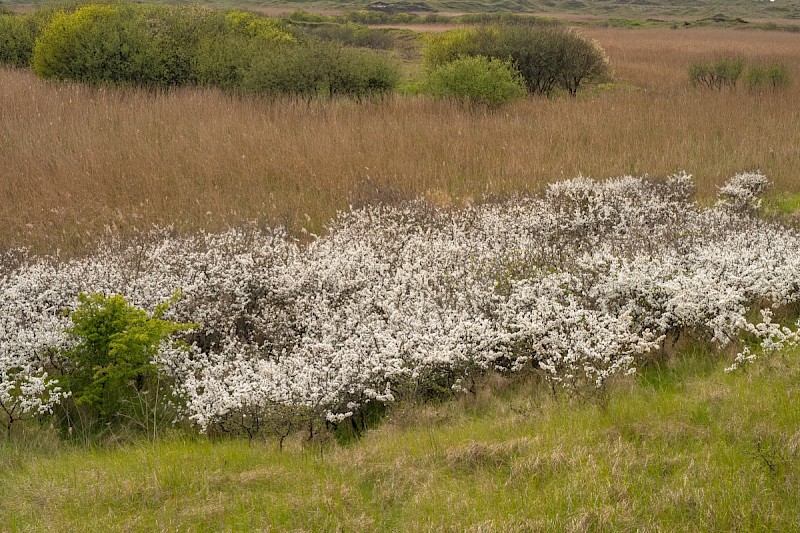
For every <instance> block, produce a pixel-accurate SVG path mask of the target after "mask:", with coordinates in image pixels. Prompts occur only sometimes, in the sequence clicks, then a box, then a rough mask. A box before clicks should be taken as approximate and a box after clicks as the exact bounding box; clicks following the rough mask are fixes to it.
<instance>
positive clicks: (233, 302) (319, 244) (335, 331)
mask: <svg viewBox="0 0 800 533" xmlns="http://www.w3.org/2000/svg"><path fill="white" fill-rule="evenodd" d="M767 185H768V182H767V180H766V179H765V178H764V176H762V175H760V174H757V173H747V174H740V175H737V176H735V177H733V178H732V179H731V180H730V181H729V182H728V184H726V185H725V186H724V187H722V188H721V190H720V199H719V201H718V202H717V203H716V204H714V205H712V206H710V207H703V206H701V205H700V204H698V203H697V202H695V201H694V199H693V198H694V184H693V182H692V179H691V176H689V175H686V174H678V175H675V176H672V177H670V178H668V179H666V180H661V181H657V180H650V179H646V178H635V177H622V178H617V179H611V180H607V181H602V182H600V181H593V180H591V179H586V178H576V179H572V180H569V181H564V182H560V183H555V184H553V185H551V186H549V187H548V188H547V190H546V191H545V192H544V193H543V194H542V195H540V196H519V197H511V198H508V199H505V200H502V201H492V202H486V203H483V204H480V205H472V206H468V207H465V208H461V209H442V208H438V207H435V206H432V205H430V204H428V203H426V202H424V201H422V200H418V201H414V202H410V203H406V204H402V205H393V206H380V205H379V206H371V207H366V208H362V209H356V210H351V211H349V212H347V213H343V214H341V215H340V216H339V217H338V218H337V219H336V220H335V221H333V222H332V223H331V226H330V227H329V228H328V231H326V233H325V235H324V236H320V237H316V238H315V239H314V240H313V241H312V242H310V243H301V242H298V241H297V240H295V239H293V238H291V237H290V236H289V235H287V234H286V233H285V232H284V231H283V230H281V229H265V228H261V227H257V226H247V227H241V228H236V229H230V230H228V231H226V232H223V233H219V234H198V235H192V236H175V235H171V234H170V233H169V232H168V231H166V230H160V231H157V232H153V233H152V234H149V235H147V236H143V237H139V238H137V239H129V240H126V241H115V242H110V243H107V245H106V246H104V247H102V248H101V249H99V251H98V252H97V253H95V254H93V255H91V256H89V257H85V258H81V259H72V260H68V261H62V260H59V259H58V258H56V257H27V256H26V255H25V254H24V253H23V252H20V251H14V252H9V253H7V254H6V255H5V256H3V257H1V258H0V419H2V420H3V421H4V422H5V424H6V427H7V429H8V431H9V433H10V431H11V426H12V424H13V423H14V422H15V421H17V420H22V419H25V418H31V417H45V416H53V417H56V418H58V417H61V418H64V417H65V416H66V415H65V413H66V414H69V413H73V414H72V415H71V417H67V418H69V420H68V421H67V422H64V424H66V425H69V426H70V427H72V425H74V423H75V422H74V420H75V418H76V417H77V415H76V414H75V413H77V411H76V409H78V410H79V409H80V408H81V405H80V403H79V402H77V400H76V398H75V397H74V395H72V394H71V392H72V391H70V389H69V383H70V379H69V378H70V376H71V375H72V374H74V373H76V372H79V371H80V372H83V373H84V374H82V375H85V372H86V369H85V368H84V369H80V368H77V367H76V366H75V363H74V359H71V358H70V357H69V354H70V353H75V350H76V346H78V345H79V343H80V342H83V341H82V340H81V339H80V338H77V337H76V336H75V335H74V333H71V332H74V330H75V326H74V321H75V312H76V310H77V309H79V306H80V301H79V295H81V294H87V295H94V296H93V298H94V299H95V300H93V301H97V302H99V305H102V303H103V300H102V298H104V297H109V298H110V297H112V296H114V297H115V298H116V297H117V296H121V297H122V298H124V301H125V302H126V304H127V305H128V306H129V307H130V309H138V310H140V311H141V310H144V311H147V313H149V314H148V315H147V316H145V315H141V313H140V314H135V315H131V316H136V317H138V318H137V320H139V323H140V324H150V323H151V322H148V321H149V320H156V315H155V314H154V313H155V310H157V309H158V310H159V311H158V317H157V318H158V320H162V321H163V322H159V323H163V324H168V325H169V327H168V328H167V329H164V331H168V332H169V337H168V338H157V339H156V337H153V338H154V339H156V340H155V341H153V342H156V341H157V342H156V344H155V345H153V344H152V343H151V344H150V345H147V346H145V345H144V344H142V346H141V347H140V346H138V345H135V344H134V345H130V346H129V345H125V348H126V350H128V352H129V353H136V354H142V353H147V354H150V353H152V356H151V361H150V362H149V364H148V368H152V367H155V368H157V372H156V373H155V374H156V375H157V376H154V375H153V373H148V374H147V375H141V376H138V375H136V373H135V371H131V369H127V370H126V371H127V372H133V373H131V374H125V375H128V376H129V377H130V378H131V382H130V383H129V384H128V385H129V386H130V391H131V394H130V395H129V396H130V397H131V398H138V400H137V402H138V404H137V405H139V406H140V407H141V406H145V407H147V406H150V407H148V408H147V409H139V410H135V409H128V410H125V408H124V406H123V407H120V410H121V411H120V412H121V413H123V414H126V416H127V417H128V418H130V419H136V420H140V421H141V420H147V417H148V416H150V414H151V413H156V412H158V413H161V415H160V416H162V417H163V416H165V415H164V413H167V412H168V413H169V416H170V419H171V420H172V421H178V422H182V423H184V424H187V423H188V424H191V425H193V426H195V427H197V428H198V429H199V430H200V431H201V432H209V431H210V432H232V433H247V434H249V435H251V436H252V435H253V434H254V433H259V432H265V431H268V430H275V431H276V432H277V433H280V432H281V431H284V429H280V428H288V427H291V424H290V423H291V421H293V420H297V421H299V420H304V421H306V422H303V423H310V424H311V427H312V432H313V424H314V423H315V422H316V423H318V424H319V423H325V422H326V421H327V423H329V424H337V423H340V422H342V421H344V420H346V419H348V418H350V417H354V416H359V414H360V413H363V412H365V410H368V409H369V408H371V406H373V405H376V404H386V403H388V402H393V401H395V400H397V399H399V398H401V397H406V396H410V395H417V396H418V397H419V396H420V395H421V396H423V397H424V396H430V395H434V394H437V393H438V392H437V391H446V390H452V391H458V390H464V389H466V388H468V385H467V384H468V383H469V382H470V380H472V379H474V378H475V377H476V376H479V375H481V374H484V373H487V372H505V373H521V372H528V373H530V372H533V373H538V374H539V375H540V376H541V377H542V378H543V379H546V380H548V381H550V382H551V383H552V384H553V385H554V387H556V388H559V389H563V390H566V391H568V392H570V393H575V394H578V395H581V396H583V395H587V394H588V395H591V394H593V393H595V392H601V391H604V390H605V388H606V384H607V382H608V381H609V380H610V379H612V378H614V377H615V376H622V375H627V374H631V373H633V372H635V370H636V368H637V365H641V364H643V363H644V362H646V361H647V358H648V357H650V355H648V354H649V353H651V352H653V351H655V350H660V349H661V348H662V346H663V343H664V342H665V339H666V338H674V337H676V336H678V335H681V334H690V335H692V336H694V337H696V338H701V339H705V340H708V341H709V342H714V343H716V344H717V345H719V346H720V347H725V346H729V345H731V346H735V347H736V350H734V351H735V352H737V355H735V356H732V358H731V361H730V368H731V369H735V368H736V367H738V366H741V365H743V364H745V363H747V362H749V361H751V360H753V359H754V358H755V357H756V356H757V355H759V354H762V353H765V352H768V351H772V350H776V349H780V348H781V347H783V346H786V345H787V344H794V343H797V341H798V333H797V329H798V324H797V323H793V320H794V318H792V319H786V317H787V316H792V315H791V313H785V312H780V313H775V311H776V310H784V309H791V308H792V306H793V305H795V304H797V303H798V300H800V234H798V231H797V230H796V229H794V228H792V227H788V226H786V225H784V224H782V223H780V222H778V221H773V220H769V219H766V218H765V217H762V216H760V214H759V208H760V205H761V200H760V195H761V194H762V193H763V191H764V189H765V188H766V186H767ZM175 295H177V296H175ZM81 299H82V300H83V301H86V299H87V296H83V297H81ZM165 302H169V306H167V305H165ZM117 303H118V304H119V305H122V304H120V303H119V302H117ZM123 308H124V306H123ZM131 312H133V311H131ZM148 316H149V317H150V318H148ZM777 316H779V317H781V319H780V320H778V319H777V318H776V317H777ZM117 326H118V327H119V328H123V329H124V327H125V326H124V324H123V325H121V326H120V325H119V324H117ZM95 327H96V328H97V331H93V332H92V331H90V332H89V333H88V334H87V338H90V337H91V336H92V335H100V336H102V335H104V334H106V335H110V337H109V343H107V344H108V346H110V347H111V348H109V349H114V347H115V346H117V347H118V346H119V343H120V342H121V341H119V339H120V338H122V337H119V335H122V334H123V333H125V332H124V331H122V330H119V331H117V330H113V328H111V329H109V328H106V327H105V326H103V325H98V326H95ZM189 327H191V329H187V328H189ZM104 328H105V329H104ZM104 331H105V333H104ZM115 335H116V336H115ZM91 338H93V339H95V340H96V337H91ZM124 338H125V339H129V340H130V339H131V338H134V339H135V338H137V337H136V336H135V335H133V336H132V335H131V334H130V332H127V333H125V337H124ZM93 342H94V341H93ZM115 342H116V344H115ZM126 342H128V341H126ZM142 342H144V341H142ZM98 346H105V344H100V345H98ZM131 350H132V351H131ZM137 350H138V351H137ZM109 353H110V352H109ZM731 353H733V352H731ZM151 365H152V366H151ZM134 370H135V369H134ZM103 372H104V370H103V369H102V368H100V367H98V369H97V370H95V376H96V377H97V378H98V379H99V378H102V377H103V375H104V374H102V373H103ZM156 386H158V387H160V390H161V391H162V392H161V393H160V396H159V395H158V393H157V392H156V389H155V387H156ZM155 402H161V403H160V405H155ZM67 404H70V405H71V407H70V408H66V407H65V405H67ZM51 413H52V414H51ZM100 421H101V422H103V423H106V424H107V423H109V422H110V421H109V420H100ZM298 423H300V422H298ZM282 424H284V425H282ZM286 424H288V425H286ZM270 428H271V429H270Z"/></svg>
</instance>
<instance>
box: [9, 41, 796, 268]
mask: <svg viewBox="0 0 800 533" xmlns="http://www.w3.org/2000/svg"><path fill="white" fill-rule="evenodd" d="M587 33H589V34H590V35H591V36H592V37H594V38H596V39H598V40H599V41H600V42H601V43H602V44H603V45H604V46H605V47H606V49H607V51H608V53H609V56H610V57H611V60H612V62H613V63H614V68H615V70H616V72H617V75H618V77H619V78H620V79H621V80H622V84H621V87H622V88H618V89H616V90H613V91H610V92H602V91H600V92H597V93H596V94H594V95H592V96H589V97H587V98H584V99H579V100H577V101H576V100H572V99H569V98H559V99H554V100H543V99H531V100H528V101H525V102H521V103H519V104H516V105H513V106H510V107H507V108H503V109H502V110H500V111H498V112H477V113H476V112H470V111H469V110H465V109H463V108H461V107H460V106H458V105H455V104H451V103H447V102H434V101H430V100H427V99H424V98H402V97H396V98H390V99H387V100H383V101H377V102H368V103H360V104H359V103H355V102H349V101H333V102H314V103H311V104H309V103H306V102H298V101H288V100H282V101H267V100H258V99H241V98H238V97H235V96H230V95H225V94H222V93H220V92H217V91H214V90H206V89H186V90H176V91H169V92H160V93H153V92H148V91H143V90H103V89H96V88H89V87H83V86H76V85H65V84H51V83H45V82H42V81H39V80H38V79H36V78H35V77H34V76H33V75H32V74H30V73H28V72H21V71H10V70H0V87H2V96H3V97H2V99H1V100H0V163H1V164H0V198H2V202H1V203H0V247H3V248H5V247H9V246H19V245H26V246H29V247H32V248H33V250H34V251H36V252H48V251H54V250H55V249H60V250H62V251H63V252H65V253H78V252H80V251H81V250H83V249H85V247H86V246H87V245H88V244H90V243H91V242H93V241H94V240H95V239H96V238H97V236H98V235H101V234H102V233H103V232H104V231H105V229H106V228H111V229H113V230H115V231H119V232H122V233H125V232H131V231H134V230H135V229H143V228H147V227H149V226H151V225H153V224H158V225H166V224H172V225H174V226H175V227H176V229H178V230H180V231H191V230H195V229H199V228H206V229H212V230H213V229H217V228H220V227H223V226H225V225H228V224H237V223H241V222H242V221H246V220H258V221H261V222H265V223H269V224H288V225H289V226H291V227H292V228H294V229H295V230H297V229H299V228H300V227H301V226H305V227H307V228H309V229H310V230H312V231H319V230H320V228H321V225H322V224H323V223H324V222H325V221H327V220H328V219H329V218H330V217H331V216H333V215H334V214H335V212H336V211H337V210H339V209H344V208H346V207H347V206H348V204H361V203H365V202H374V201H394V200H399V199H405V198H410V197H413V196H417V195H427V196H429V197H431V198H432V199H434V200H435V201H439V202H445V203H447V202H458V201H461V200H463V199H465V198H470V199H478V198H480V197H482V196H483V195H484V194H486V193H490V194H506V193H513V192H518V191H536V190H539V189H540V188H541V187H542V185H543V184H545V183H547V182H551V181H554V180H560V179H564V178H569V177H573V176H576V175H577V174H580V173H582V174H584V175H589V176H592V177H606V176H617V175H621V174H636V175H640V174H650V175H653V176H663V175H666V174H668V173H672V172H675V171H678V170H681V169H686V170H687V171H689V172H692V173H693V174H694V175H695V177H696V178H697V180H698V183H699V185H700V190H701V193H702V194H711V193H713V191H714V189H715V187H716V186H718V185H719V184H720V183H722V181H723V180H724V179H726V178H727V177H729V176H730V175H732V174H734V173H735V172H737V171H742V170H748V169H761V170H762V171H764V172H765V173H767V175H768V176H769V177H770V178H771V179H772V180H774V181H775V183H776V185H777V188H778V189H779V190H786V191H792V192H800V177H798V169H800V150H798V146H800V128H799V127H798V124H800V106H798V105H797V102H798V101H800V72H798V71H797V70H796V66H797V65H798V64H800V40H798V39H796V36H795V37H794V39H789V38H788V37H791V36H789V35H788V34H782V33H775V32H772V33H769V32H752V33H750V32H746V33H745V32H735V31H717V30H713V31H712V30H704V31H697V32H691V31H680V32H670V31H669V30H649V31H625V30H615V29H608V30H599V29H597V30H591V31H587ZM668 36H674V37H673V38H671V39H667V38H666V37H668ZM761 40H763V44H759V45H758V47H757V46H756V45H757V44H758V43H761V42H762V41H761ZM703 42H705V43H706V44H705V46H701V44H702V43H703ZM748 43H749V44H748ZM712 50H721V51H732V52H745V53H747V54H748V55H752V56H753V57H755V56H758V57H761V55H763V56H764V57H768V56H769V57H772V56H773V55H777V56H779V57H780V58H782V59H783V60H784V61H785V62H786V63H787V64H790V65H792V68H793V69H795V70H793V72H792V74H793V78H794V80H795V83H794V85H793V87H792V88H791V89H790V90H788V91H785V92H780V93H771V92H768V93H764V94H751V93H749V92H748V91H746V90H740V91H738V92H736V93H710V92H697V91H694V90H691V89H689V88H688V87H687V85H686V67H687V65H688V64H689V62H690V61H691V60H692V58H694V57H695V56H697V55H698V54H705V53H708V52H709V51H712ZM770 54H771V55H770ZM633 86H635V87H636V88H631V87H633ZM640 88H641V89H640Z"/></svg>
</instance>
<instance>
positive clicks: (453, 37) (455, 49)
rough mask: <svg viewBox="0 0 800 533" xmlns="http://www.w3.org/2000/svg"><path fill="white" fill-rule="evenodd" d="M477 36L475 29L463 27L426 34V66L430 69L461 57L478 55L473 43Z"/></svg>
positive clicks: (424, 52) (423, 53)
mask: <svg viewBox="0 0 800 533" xmlns="http://www.w3.org/2000/svg"><path fill="white" fill-rule="evenodd" d="M475 36H476V31H475V30H473V29H468V30H467V29H463V28H459V29H456V30H450V31H446V32H442V33H434V34H427V35H425V37H424V39H425V48H424V49H423V51H422V60H423V64H424V66H425V68H426V69H428V70H430V69H434V68H436V67H439V66H442V65H444V64H445V63H449V62H450V61H455V60H456V59H458V58H459V57H463V56H469V55H477V53H474V52H476V51H475V48H474V46H473V44H472V41H473V40H474V38H475Z"/></svg>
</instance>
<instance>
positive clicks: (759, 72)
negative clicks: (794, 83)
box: [744, 63, 791, 90]
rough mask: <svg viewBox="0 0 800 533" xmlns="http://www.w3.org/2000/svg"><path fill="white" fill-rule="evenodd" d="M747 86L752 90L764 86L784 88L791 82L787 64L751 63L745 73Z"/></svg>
mask: <svg viewBox="0 0 800 533" xmlns="http://www.w3.org/2000/svg"><path fill="white" fill-rule="evenodd" d="M744 79H745V81H746V82H747V86H748V87H749V88H750V89H751V90H758V89H761V88H764V87H767V88H770V89H773V90H777V89H784V88H786V87H788V86H789V84H790V83H791V78H790V77H789V71H788V70H787V68H786V66H785V65H781V64H777V63H776V64H772V65H751V66H750V67H748V69H747V71H746V72H745V74H744Z"/></svg>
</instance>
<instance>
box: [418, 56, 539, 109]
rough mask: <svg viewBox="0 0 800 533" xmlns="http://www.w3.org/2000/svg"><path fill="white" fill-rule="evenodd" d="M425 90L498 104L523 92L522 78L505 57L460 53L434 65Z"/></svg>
mask: <svg viewBox="0 0 800 533" xmlns="http://www.w3.org/2000/svg"><path fill="white" fill-rule="evenodd" d="M424 90H425V92H427V93H429V94H432V95H434V96H439V97H452V98H459V99H462V100H466V101H467V102H469V103H470V104H484V105H488V106H498V105H501V104H505V103H507V102H510V101H512V100H515V99H518V98H521V97H523V96H524V95H525V82H524V80H523V79H522V76H520V74H519V72H517V71H516V70H515V69H514V67H513V66H511V64H510V63H509V62H508V61H503V60H500V59H490V58H487V57H484V56H474V57H462V58H460V59H456V60H455V61H451V62H449V63H445V64H444V65H441V66H438V67H435V68H433V69H432V70H431V71H430V72H429V73H428V76H427V79H426V82H425V84H424Z"/></svg>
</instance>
